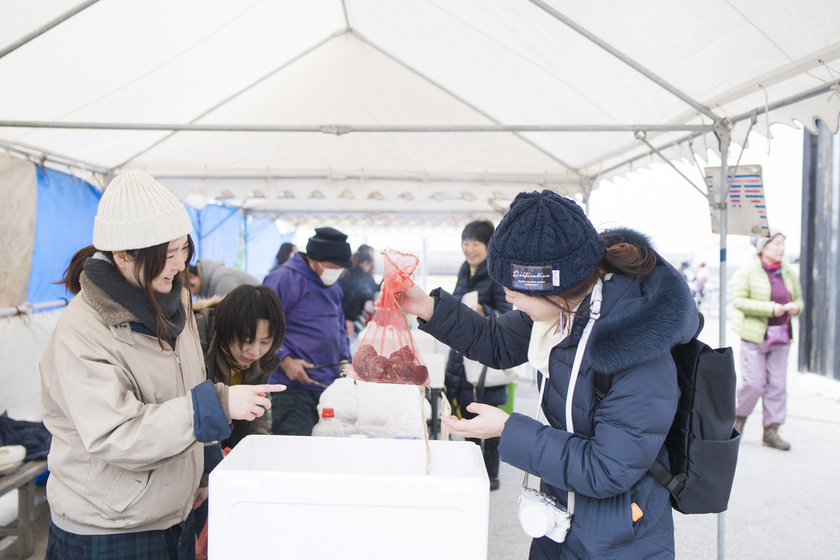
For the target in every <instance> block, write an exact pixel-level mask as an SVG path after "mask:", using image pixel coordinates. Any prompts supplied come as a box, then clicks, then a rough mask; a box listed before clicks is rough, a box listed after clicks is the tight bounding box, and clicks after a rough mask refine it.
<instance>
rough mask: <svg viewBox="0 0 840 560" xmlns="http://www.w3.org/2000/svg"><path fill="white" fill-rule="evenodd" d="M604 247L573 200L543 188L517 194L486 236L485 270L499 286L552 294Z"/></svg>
mask: <svg viewBox="0 0 840 560" xmlns="http://www.w3.org/2000/svg"><path fill="white" fill-rule="evenodd" d="M604 251H606V244H605V243H604V240H603V238H602V237H601V236H600V235H599V234H598V232H597V231H596V230H595V227H594V226H593V225H592V222H590V221H589V218H587V217H586V215H585V214H584V213H583V210H582V209H581V207H580V206H578V205H577V203H575V201H574V200H572V199H570V198H566V197H563V196H560V195H559V194H557V193H555V192H552V191H549V190H544V191H542V192H537V191H533V192H527V193H526V192H523V193H519V194H518V195H516V198H515V199H514V200H513V203H511V205H510V210H509V211H508V213H507V214H505V217H504V218H502V221H501V222H500V223H499V226H498V227H497V228H496V233H495V234H493V237H492V238H490V244H489V245H488V246H487V271H488V272H489V274H490V277H491V278H493V280H495V281H496V282H498V283H499V284H501V285H502V286H504V287H506V288H508V289H510V290H513V291H515V292H521V293H524V294H529V295H537V294H555V293H557V292H562V291H563V290H566V289H568V288H571V287H572V286H574V285H575V284H577V283H578V282H580V281H582V280H583V279H585V278H586V277H587V276H589V275H590V274H591V273H592V271H593V270H595V267H597V266H598V263H599V262H600V261H601V257H602V256H603V255H604Z"/></svg>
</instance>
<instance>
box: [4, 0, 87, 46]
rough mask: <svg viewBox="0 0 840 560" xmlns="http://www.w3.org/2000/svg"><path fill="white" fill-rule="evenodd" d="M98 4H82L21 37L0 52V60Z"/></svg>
mask: <svg viewBox="0 0 840 560" xmlns="http://www.w3.org/2000/svg"><path fill="white" fill-rule="evenodd" d="M97 2H99V0H87V2H82V3H81V4H79V5H78V6H76V7H74V8H71V9H69V10H67V11H66V12H64V13H63V14H61V15H60V16H58V17H57V18H55V19H52V20H50V21H48V22H47V23H45V24H44V25H42V26H41V27H39V28H37V29H35V30H34V31H32V32H30V33H27V34H26V35H24V36H23V37H21V38H20V39H18V40H17V41H15V42H13V43H11V44H9V45H6V47H4V48H3V49H2V50H0V58H3V57H4V56H6V55H7V54H9V53H10V52H12V51H15V50H17V49H18V48H20V47H22V46H23V45H25V44H26V43H28V42H29V41H31V40H33V39H35V38H37V37H39V36H41V35H43V34H44V33H46V32H47V31H49V30H50V29H52V28H53V27H55V26H56V25H59V24H60V23H63V22H65V21H67V20H68V19H70V18H71V17H73V16H75V15H76V14H78V13H79V12H81V11H82V10H84V9H86V8H89V7H90V6H92V5H94V4H96V3H97Z"/></svg>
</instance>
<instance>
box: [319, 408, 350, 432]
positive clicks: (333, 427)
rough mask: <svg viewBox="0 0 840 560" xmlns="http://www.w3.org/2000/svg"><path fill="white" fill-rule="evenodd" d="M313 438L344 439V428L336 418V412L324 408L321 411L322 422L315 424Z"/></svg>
mask: <svg viewBox="0 0 840 560" xmlns="http://www.w3.org/2000/svg"><path fill="white" fill-rule="evenodd" d="M312 435H313V436H320V437H343V436H344V428H342V427H341V424H340V423H339V421H338V420H336V418H335V410H333V409H332V408H326V407H325V408H324V409H323V410H322V411H321V421H320V422H318V423H317V424H315V427H314V428H312Z"/></svg>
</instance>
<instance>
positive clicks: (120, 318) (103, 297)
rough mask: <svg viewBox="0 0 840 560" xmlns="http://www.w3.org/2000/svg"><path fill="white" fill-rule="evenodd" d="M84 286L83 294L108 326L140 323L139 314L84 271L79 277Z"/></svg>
mask: <svg viewBox="0 0 840 560" xmlns="http://www.w3.org/2000/svg"><path fill="white" fill-rule="evenodd" d="M79 283H80V284H81V286H82V295H83V296H84V298H85V300H86V301H87V302H88V303H89V304H90V306H91V307H93V308H94V309H96V311H97V312H99V314H100V315H101V316H102V319H103V320H104V321H105V324H106V325H108V326H116V325H122V324H124V323H139V322H140V320H139V319H138V318H137V316H136V315H135V314H134V313H132V312H131V311H129V310H128V309H126V308H125V307H123V306H122V305H120V304H119V303H118V302H117V301H115V300H114V299H113V298H111V296H109V295H108V294H107V293H105V290H103V289H102V288H100V287H99V286H97V285H96V284H94V283H93V282H91V281H90V280H89V279H88V277H87V274H86V273H84V272H82V275H81V277H79Z"/></svg>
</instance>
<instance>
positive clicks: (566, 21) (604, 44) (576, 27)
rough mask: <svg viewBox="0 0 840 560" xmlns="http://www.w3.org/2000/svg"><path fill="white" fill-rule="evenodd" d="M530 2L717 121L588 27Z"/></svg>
mask: <svg viewBox="0 0 840 560" xmlns="http://www.w3.org/2000/svg"><path fill="white" fill-rule="evenodd" d="M531 3H532V4H534V5H536V6H538V7H540V8H542V9H543V10H544V11H545V12H547V13H548V14H550V15H552V16H553V17H555V18H556V19H558V20H560V21H561V22H563V23H564V24H566V25H567V26H568V27H571V28H572V29H573V30H575V31H577V32H578V33H580V34H581V35H583V36H584V37H586V38H587V39H589V40H590V41H592V42H593V43H595V44H596V45H598V46H599V47H601V48H602V49H604V50H605V51H607V52H608V53H610V54H611V55H613V56H614V57H616V58H617V59H619V60H620V61H622V62H623V63H624V64H626V65H628V66H629V67H631V68H632V69H633V70H635V71H636V72H639V73H640V74H642V75H643V76H645V77H646V78H648V79H650V80H651V81H653V82H654V83H655V84H657V85H659V86H660V87H662V88H664V89H665V90H667V91H669V92H670V93H672V94H673V95H675V96H676V97H678V98H680V99H681V100H683V101H685V102H686V103H688V104H689V105H691V106H692V107H694V108H695V109H697V110H698V111H700V112H701V113H703V114H704V115H706V116H707V117H709V118H710V119H712V120H714V121H717V120H719V119H720V117H719V116H718V115H716V114H714V112H712V110H711V109H709V108H708V107H706V106H705V105H703V104H702V103H700V102H698V101H696V100H694V99H692V98H691V97H690V96H689V95H688V94H686V93H684V92H682V91H680V90H678V89H677V88H676V87H674V86H672V85H671V84H669V83H668V82H666V81H665V80H663V79H662V78H660V77H659V76H657V75H656V74H654V73H653V72H651V71H650V70H648V69H647V68H645V67H644V66H642V65H641V64H639V63H638V62H636V61H635V60H633V59H632V58H630V57H629V56H627V55H626V54H624V53H623V52H621V51H620V50H618V49H616V48H615V47H613V46H612V45H610V44H609V43H607V42H606V41H604V40H603V39H601V38H600V37H598V36H596V35H594V34H593V33H591V32H590V31H589V30H588V29H586V28H584V27H581V26H580V25H578V24H577V23H575V22H574V21H572V20H571V19H569V18H567V17H566V16H564V15H563V14H561V13H560V12H558V11H557V10H555V9H554V8H552V7H551V6H549V5H548V4H546V3H545V2H543V1H542V0H531Z"/></svg>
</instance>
